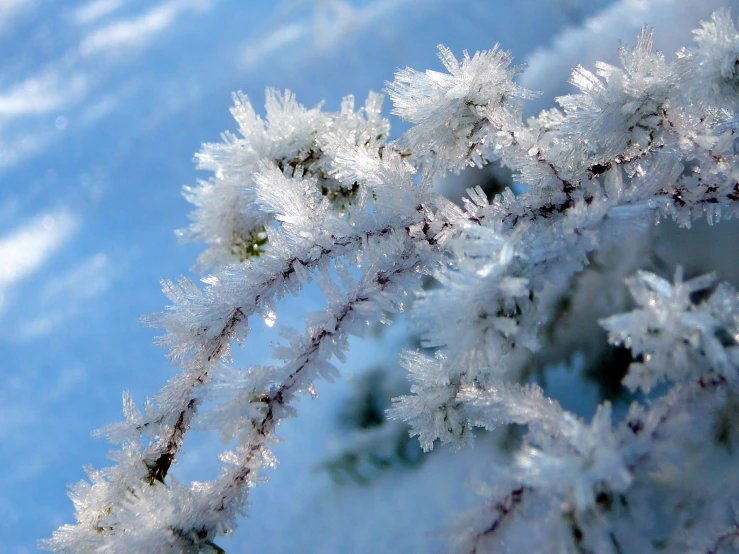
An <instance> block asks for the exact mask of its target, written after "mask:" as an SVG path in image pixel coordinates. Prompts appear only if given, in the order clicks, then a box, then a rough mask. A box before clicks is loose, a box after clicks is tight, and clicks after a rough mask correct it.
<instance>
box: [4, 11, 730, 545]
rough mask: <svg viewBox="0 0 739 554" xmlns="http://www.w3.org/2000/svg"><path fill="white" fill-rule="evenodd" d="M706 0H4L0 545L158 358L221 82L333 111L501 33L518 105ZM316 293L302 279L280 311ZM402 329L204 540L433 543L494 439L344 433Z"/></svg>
mask: <svg viewBox="0 0 739 554" xmlns="http://www.w3.org/2000/svg"><path fill="white" fill-rule="evenodd" d="M722 5H729V6H730V7H732V8H733V15H734V16H736V15H739V0H727V1H724V2H720V1H718V0H704V1H701V2H698V1H696V0H651V1H648V0H621V1H615V0H614V1H612V2H611V1H607V0H516V1H511V0H465V1H464V2H462V1H455V0H364V1H361V0H353V1H349V0H346V1H342V2H339V1H333V0H323V1H321V0H303V1H283V2H266V1H256V0H250V1H245V0H163V1H162V0H157V1H154V0H91V1H82V0H80V1H72V0H67V1H65V0H58V1H53V0H43V1H42V0H0V53H2V58H1V62H0V383H1V384H0V551H1V552H3V553H5V552H8V553H11V554H16V553H17V554H20V553H27V552H36V551H37V546H36V543H37V540H38V539H40V538H43V537H48V536H50V534H51V533H52V531H53V530H54V529H55V528H56V527H58V526H59V525H60V524H63V523H66V522H71V521H72V518H73V508H72V504H71V502H70V501H69V499H68V498H67V496H66V487H67V484H70V483H73V482H76V481H78V480H79V479H81V478H83V477H84V472H83V469H82V466H83V465H85V464H90V465H93V466H96V467H101V466H104V465H106V459H105V454H106V451H107V450H108V445H107V444H106V443H105V442H104V441H103V440H100V439H96V438H93V437H91V435H90V431H91V430H92V429H95V428H98V427H101V426H102V425H104V424H106V423H110V422H113V421H117V420H118V419H120V418H121V400H120V399H121V391H122V390H123V389H124V388H126V389H130V390H131V391H132V393H133V396H134V398H135V399H136V400H137V402H141V401H143V399H144V397H145V396H146V395H150V394H153V393H155V392H156V391H157V390H158V389H159V387H160V386H161V385H162V384H163V383H164V382H165V381H166V379H167V378H168V377H169V376H170V375H171V374H172V372H173V371H176V369H174V368H171V367H170V366H169V365H168V363H167V361H166V359H165V357H164V351H163V350H161V349H158V348H156V347H154V346H151V343H152V339H153V337H154V336H155V335H156V334H157V333H156V331H155V330H150V329H146V328H144V327H143V326H142V325H141V324H139V323H138V321H137V319H138V317H139V316H141V315H142V314H144V313H148V312H153V311H158V310H161V309H162V308H163V306H164V304H165V298H164V296H163V295H162V294H161V292H160V288H159V284H158V279H160V278H162V277H168V278H174V277H177V276H178V275H183V274H188V273H189V268H190V266H191V265H192V264H193V263H194V260H195V257H196V255H197V253H198V252H199V251H200V247H199V245H192V244H189V245H178V244H177V241H176V239H175V236H174V233H173V230H174V229H176V228H181V227H184V226H186V224H187V213H188V212H189V206H188V204H187V203H186V202H185V201H184V199H183V198H182V196H181V194H180V190H181V186H182V185H183V184H188V183H189V184H192V183H194V182H195V181H196V179H198V178H205V177H207V175H204V174H198V172H196V171H195V170H194V168H193V164H192V156H193V154H194V153H195V152H196V151H197V150H198V149H199V147H200V144H201V143H202V142H204V141H209V142H212V141H217V140H219V133H220V132H221V131H223V130H226V129H234V128H235V124H234V123H233V122H232V120H231V116H230V114H229V112H228V108H229V107H230V105H231V92H232V91H235V90H243V91H244V92H245V93H246V94H247V95H248V96H249V97H250V98H251V99H252V101H253V102H254V104H255V105H261V103H262V99H263V95H264V88H265V86H272V87H276V88H279V89H284V88H289V89H291V90H293V91H294V92H296V94H297V98H298V100H299V101H300V102H301V103H303V104H305V105H314V104H316V103H318V102H319V101H321V100H323V99H325V100H326V107H327V109H329V110H337V109H338V106H339V101H340V98H341V96H343V95H345V94H349V93H351V94H354V95H355V96H357V98H358V100H359V101H360V102H361V101H363V99H364V97H365V96H366V94H367V91H368V90H369V89H374V90H380V89H381V88H382V87H383V86H384V82H385V81H386V80H391V79H392V75H393V71H394V70H395V69H396V68H397V67H405V66H407V65H408V66H411V67H414V68H416V69H426V68H431V69H437V70H438V69H440V67H441V65H440V63H439V62H438V60H437V59H436V44H437V43H440V42H441V43H444V44H445V45H447V46H449V47H450V48H452V50H453V51H454V52H455V53H457V54H459V53H460V51H461V50H462V49H463V48H467V49H468V50H470V51H471V52H474V51H475V50H479V49H487V48H490V47H492V46H493V44H494V43H496V42H500V43H501V45H502V47H503V48H505V49H509V50H511V51H512V52H513V54H514V56H515V59H516V61H517V62H524V61H528V62H529V64H530V67H529V69H528V70H527V71H526V72H525V74H524V75H523V78H522V81H523V82H524V84H526V85H527V86H529V87H531V88H535V89H539V90H544V94H543V96H542V99H541V100H539V101H536V102H534V103H532V105H531V107H530V110H531V113H534V112H535V111H537V110H538V109H541V108H545V107H549V106H550V105H551V104H552V102H553V97H554V96H556V95H558V94H563V93H566V92H568V90H569V88H568V85H567V78H568V76H569V69H570V68H571V67H573V66H574V65H576V64H577V63H582V64H583V65H586V66H588V65H590V66H592V63H593V62H594V61H595V60H597V59H600V60H605V61H614V60H615V59H616V57H617V48H618V45H619V41H621V42H623V43H633V41H634V39H635V36H636V34H637V32H638V29H639V28H640V26H641V24H642V23H643V22H649V23H651V24H653V25H654V26H655V27H656V44H657V47H658V48H660V49H663V50H664V51H665V52H666V53H668V54H672V53H673V52H674V50H675V49H676V48H677V47H678V46H681V45H684V44H687V42H688V41H689V40H690V29H692V28H693V27H695V26H696V24H697V22H698V21H699V20H700V19H702V18H706V17H707V16H708V15H709V14H710V12H711V11H712V10H713V9H715V8H717V7H720V6H722ZM387 111H389V104H386V112H387ZM393 124H394V125H395V128H394V129H395V132H394V133H393V135H394V136H397V133H398V130H399V129H402V128H403V126H402V124H401V123H400V122H398V121H397V119H393ZM441 186H447V187H448V188H449V187H452V188H453V185H450V184H449V183H447V184H446V185H441ZM733 229H734V230H736V227H734V228H733ZM724 234H727V233H724ZM676 236H677V235H676ZM734 236H736V233H734ZM686 237H687V234H683V235H679V239H678V240H677V241H676V245H677V246H676V247H675V248H676V249H677V251H680V250H681V249H684V250H686V251H687V250H690V247H689V246H688V243H685V242H682V241H683V239H684V238H686ZM729 238H731V234H730V233H729ZM673 242H675V241H673ZM675 248H673V250H675ZM715 250H716V252H718V253H720V249H719V248H716V249H715ZM692 251H693V252H695V248H693V249H692ZM701 255H702V256H704V257H706V259H705V260H703V261H701V264H702V265H704V266H706V267H707V268H710V267H712V266H715V265H717V264H720V263H723V267H719V268H718V269H719V274H720V277H722V278H726V277H729V275H728V274H729V273H731V272H732V271H733V272H736V265H737V264H736V261H735V260H734V259H733V258H730V257H729V258H728V259H727V257H726V256H725V255H724V256H720V255H719V256H714V257H711V253H710V252H706V251H703V252H702V253H701ZM682 261H683V263H685V261H684V260H682ZM320 303H321V299H320V298H316V299H314V298H313V297H312V296H310V295H304V296H302V297H301V300H300V301H298V302H294V301H291V302H289V305H290V306H291V308H290V312H289V313H287V314H282V317H284V318H285V320H287V321H289V320H290V319H291V318H292V319H293V320H295V321H299V320H300V318H301V317H302V316H304V315H305V314H306V313H307V312H308V311H310V310H311V309H315V308H316V307H317V306H318V305H320ZM283 304H284V305H287V303H283ZM267 337H268V333H267V330H266V329H265V330H264V332H261V331H260V329H259V326H258V325H256V326H255V330H254V332H253V333H252V335H251V336H250V338H249V341H248V342H247V347H246V349H245V350H244V351H243V352H242V353H241V354H240V358H239V360H237V361H241V360H249V362H250V363H259V362H261V361H264V360H265V359H266V357H267V356H268V355H269V351H270V350H269V348H268V344H267ZM408 340H409V338H408V336H407V334H406V333H405V331H404V330H403V326H402V322H401V324H400V325H398V326H394V327H393V328H391V329H390V330H389V331H385V332H384V334H383V335H382V337H378V338H377V339H376V340H375V341H374V342H373V341H369V342H365V343H358V344H356V346H355V348H354V349H353V351H352V355H351V359H350V360H349V362H348V363H347V366H346V375H357V376H358V377H357V378H356V379H354V380H352V379H351V378H347V379H344V380H342V381H341V382H339V383H336V384H333V385H328V384H326V383H321V384H320V385H319V389H318V391H319V399H318V400H317V401H310V400H307V399H306V400H303V401H302V402H301V403H300V405H299V406H298V412H299V415H298V418H296V419H293V420H290V421H288V422H286V423H285V424H284V425H283V426H282V427H281V435H282V436H283V437H284V439H285V442H284V443H283V444H281V445H280V446H278V447H277V449H276V454H277V456H278V458H279V460H280V466H279V468H277V469H276V470H269V471H268V473H269V474H270V482H269V483H267V484H265V485H262V486H260V487H257V488H256V489H254V490H253V494H252V496H251V506H250V510H249V517H248V518H246V519H244V521H243V523H242V525H241V526H240V528H239V529H238V531H237V532H236V533H235V534H234V535H233V536H231V537H229V538H227V539H224V540H222V541H219V544H220V545H221V546H223V547H225V548H226V549H227V551H228V552H229V553H231V554H235V553H241V552H252V551H260V552H298V551H300V552H428V551H431V550H434V549H436V548H438V547H439V546H440V544H441V542H440V540H441V537H440V536H438V534H436V533H434V532H433V531H435V530H438V529H442V528H444V527H446V526H448V525H449V524H450V521H451V520H450V518H452V517H453V514H454V512H455V511H459V510H463V509H464V508H465V506H467V505H469V504H470V503H471V502H473V501H474V493H473V491H472V490H469V487H468V486H467V484H468V483H470V482H475V480H477V481H483V480H486V479H490V476H491V475H492V474H493V473H492V469H491V464H492V463H493V462H494V461H495V458H496V456H498V455H499V454H497V453H496V452H497V449H496V447H495V445H494V442H499V441H500V439H499V438H495V439H493V438H490V437H489V438H488V439H485V440H482V441H480V442H479V443H478V444H477V445H476V447H475V448H474V449H472V450H468V451H465V452H463V453H461V454H457V455H453V454H452V453H450V452H445V451H443V450H442V451H440V452H436V453H434V454H432V455H430V456H428V457H427V459H425V460H424V463H421V464H418V463H416V461H415V458H413V456H415V454H414V453H413V451H412V450H410V451H408V452H406V453H405V454H401V455H400V459H401V461H402V460H403V457H404V456H405V457H407V458H409V459H408V460H406V461H407V462H408V463H405V464H404V463H400V464H396V463H394V462H393V461H392V460H391V463H390V465H391V466H392V467H390V468H389V469H385V468H384V465H383V463H382V461H380V462H378V461H377V460H375V462H374V463H371V464H370V465H369V466H368V465H366V463H365V462H362V461H360V462H358V464H359V465H357V463H355V462H356V461H355V462H353V461H352V460H351V459H349V460H348V461H347V458H346V450H345V448H344V447H345V444H344V443H345V438H346V436H347V433H348V431H347V420H348V419H349V420H351V419H352V418H353V417H354V425H355V426H359V427H361V426H362V425H361V424H358V423H357V419H356V418H357V417H359V418H360V419H361V416H356V413H354V415H352V414H351V413H349V415H347V413H348V412H347V410H349V412H351V410H352V406H354V407H356V406H357V404H358V403H359V404H361V402H362V401H361V399H359V400H358V398H360V397H361V396H362V394H364V392H366V390H367V387H371V386H380V387H385V386H387V387H391V388H392V387H393V386H396V385H395V384H394V383H395V381H396V379H395V377H390V378H388V379H387V380H386V381H388V382H389V384H387V383H385V384H380V385H377V383H378V382H382V383H384V382H383V381H382V380H380V381H374V382H373V381H372V377H369V378H368V377H367V371H368V370H373V369H375V368H378V367H382V368H386V369H388V370H391V371H392V370H396V369H398V368H397V366H396V365H395V364H394V362H393V359H394V356H395V353H396V352H397V350H398V349H399V348H400V347H404V346H407V343H408ZM559 373H562V374H563V375H564V376H563V377H562V384H561V385H560V387H561V389H562V394H561V395H560V396H569V397H570V398H571V399H572V400H571V402H570V404H569V405H568V401H567V400H563V403H564V404H565V405H566V406H567V407H570V408H573V409H578V406H577V403H578V402H579V403H580V404H581V405H582V407H581V409H580V410H578V411H581V412H583V413H587V412H588V410H589V407H590V406H592V405H593V404H594V403H595V402H596V401H597V395H595V393H593V392H592V391H588V390H582V391H581V390H579V389H578V388H577V387H578V386H581V385H576V384H573V383H572V382H571V381H573V379H571V378H569V381H568V377H567V375H568V374H567V372H564V373H563V372H559ZM361 375H364V377H361ZM553 375H554V376H555V377H554V381H555V383H554V384H553V385H552V384H551V383H550V386H557V384H556V379H557V377H556V375H558V372H556V371H555V372H553ZM362 379H364V380H362ZM368 379H369V380H368ZM361 383H364V384H361ZM368 383H370V384H369V385H368ZM372 383H374V384H372ZM363 391H364V392H363ZM358 395H359V396H358ZM347 406H348V407H349V408H347ZM381 408H382V407H381V406H380V412H379V413H380V414H381ZM365 415H366V414H365ZM380 417H381V416H380ZM350 426H351V425H350ZM370 427H372V425H369V426H368V428H370ZM376 427H381V426H376ZM379 435H381V433H380V434H379ZM379 435H378V436H379ZM385 438H386V437H385ZM380 439H382V437H381V436H380ZM217 440H218V439H217V437H210V436H207V435H199V434H194V435H193V437H190V438H189V439H188V442H187V443H186V450H185V453H184V456H183V457H182V460H181V462H180V463H179V464H178V465H177V466H176V467H175V470H174V474H175V475H176V476H177V477H179V478H180V479H183V480H185V479H187V480H189V479H193V478H198V476H199V475H208V474H212V473H213V472H214V471H216V469H217V467H218V461H217V460H216V459H215V455H214V452H216V451H218V449H217V448H216V444H217ZM378 440H379V439H378ZM383 440H384V439H383ZM370 442H371V441H370ZM350 454H351V453H350ZM390 458H393V456H389V458H388V459H390ZM397 458H398V456H395V458H393V459H397ZM336 460H339V461H338V462H335V461H336ZM332 464H333V465H332ZM353 464H354V465H353ZM362 464H364V465H362ZM342 483H343V484H342Z"/></svg>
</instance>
